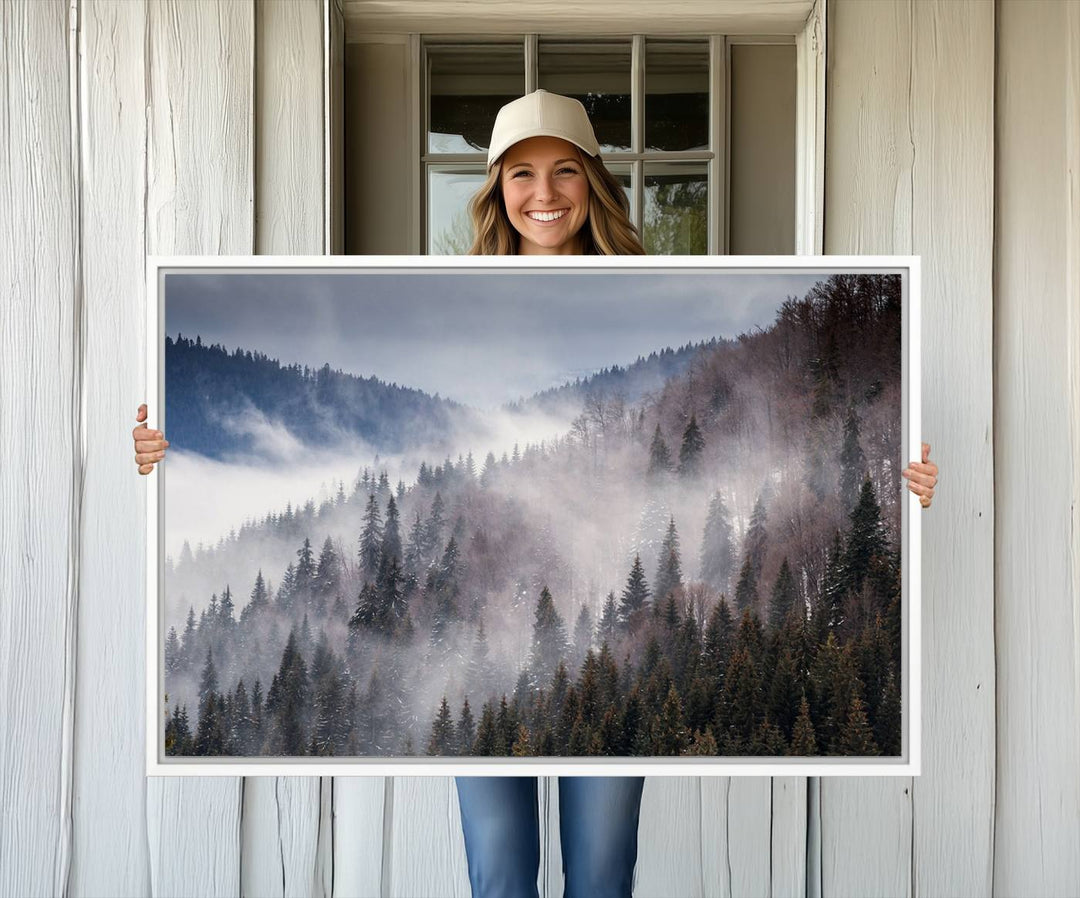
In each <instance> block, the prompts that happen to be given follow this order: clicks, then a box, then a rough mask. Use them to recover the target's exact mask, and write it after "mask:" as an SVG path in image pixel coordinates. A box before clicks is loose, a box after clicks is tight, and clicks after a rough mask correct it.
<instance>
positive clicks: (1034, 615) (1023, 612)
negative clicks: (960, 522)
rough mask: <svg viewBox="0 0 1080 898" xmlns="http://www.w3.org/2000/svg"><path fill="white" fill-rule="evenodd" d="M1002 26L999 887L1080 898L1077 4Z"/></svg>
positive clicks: (1012, 6) (1010, 8) (1011, 15)
mask: <svg viewBox="0 0 1080 898" xmlns="http://www.w3.org/2000/svg"><path fill="white" fill-rule="evenodd" d="M999 14H1000V17H1001V19H1000V22H999V23H998V35H999V37H998V41H999V43H998V52H999V57H998V96H997V110H998V122H997V133H998V160H997V162H998V195H997V221H998V230H997V238H998V240H997V247H996V252H995V255H994V263H995V284H994V286H995V296H996V316H995V339H996V344H997V345H996V347H995V365H994V376H995V386H996V400H997V402H996V406H995V413H996V415H995V422H994V425H995V426H994V458H995V474H996V476H995V482H996V490H995V497H994V498H995V505H996V508H997V534H996V541H995V548H996V551H995V553H994V560H995V563H994V568H995V573H996V578H997V603H996V621H995V623H996V627H995V629H996V631H997V649H998V650H997V665H998V667H997V670H998V687H997V693H996V694H997V715H998V716H997V724H998V726H997V772H998V773H997V781H998V793H997V815H996V823H997V825H996V828H995V830H994V832H993V834H992V836H993V846H994V888H995V891H997V892H998V893H1000V894H1002V895H1019V894H1029V895H1075V894H1078V893H1080V684H1078V679H1077V678H1078V677H1080V635H1078V628H1080V589H1078V588H1077V577H1078V576H1080V551H1078V548H1080V501H1078V499H1080V442H1078V441H1077V433H1078V430H1077V428H1078V426H1080V391H1078V390H1077V384H1078V377H1080V331H1078V329H1077V328H1078V320H1080V280H1078V279H1077V271H1078V266H1080V228H1078V227H1077V225H1078V223H1080V189H1078V187H1080V184H1078V178H1080V137H1078V134H1080V108H1078V107H1080V90H1078V87H1080V9H1077V5H1076V4H1073V3H1070V4H1059V3H1003V4H1001V5H1000V7H999Z"/></svg>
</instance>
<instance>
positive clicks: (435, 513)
mask: <svg viewBox="0 0 1080 898" xmlns="http://www.w3.org/2000/svg"><path fill="white" fill-rule="evenodd" d="M444 513H445V508H444V506H443V498H442V493H441V492H436V493H435V498H434V499H432V500H431V513H430V514H429V515H428V519H427V524H426V525H425V526H424V558H425V560H427V559H429V558H431V557H432V555H433V553H434V552H436V551H437V550H438V547H439V544H440V543H441V542H442V531H443V527H444V526H445V524H446V521H445V520H444V518H443V515H444Z"/></svg>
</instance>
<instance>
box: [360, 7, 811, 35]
mask: <svg viewBox="0 0 1080 898" xmlns="http://www.w3.org/2000/svg"><path fill="white" fill-rule="evenodd" d="M813 5H814V3H813V0H724V2H723V3H717V2H716V0H673V2H669V3H665V4H664V5H663V6H662V7H658V6H657V5H656V4H653V3H643V2H626V0H595V2H592V3H585V4H580V5H578V4H571V3H565V2H563V0H532V2H531V3H529V4H527V5H525V4H521V3H518V2H515V0H344V3H343V7H344V10H345V24H346V30H347V34H346V36H347V39H348V40H350V41H351V40H353V36H354V35H360V34H364V33H367V32H376V33H378V32H398V33H402V32H406V33H407V32H416V33H419V34H436V33H438V34H469V33H475V34H495V33H501V34H522V33H524V32H528V31H539V32H543V33H546V34H631V33H639V34H643V33H649V34H673V33H674V34H694V33H700V32H702V31H705V32H708V31H718V32H721V33H723V34H797V33H798V32H799V30H800V29H801V28H802V24H803V22H805V21H806V17H807V16H808V15H809V14H810V10H811V8H812V7H813Z"/></svg>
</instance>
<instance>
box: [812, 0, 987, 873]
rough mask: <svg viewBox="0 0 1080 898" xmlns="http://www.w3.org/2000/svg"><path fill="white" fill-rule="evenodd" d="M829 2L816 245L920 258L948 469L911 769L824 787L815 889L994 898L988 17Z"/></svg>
mask: <svg viewBox="0 0 1080 898" xmlns="http://www.w3.org/2000/svg"><path fill="white" fill-rule="evenodd" d="M829 11H830V23H831V26H832V27H831V30H830V33H829V46H828V55H829V58H830V60H831V63H830V67H829V91H830V93H829V113H828V121H829V123H830V126H829V132H828V143H827V148H826V157H827V173H826V191H827V199H826V203H827V208H828V214H827V216H826V238H825V240H826V246H825V249H826V252H830V253H837V252H851V253H901V254H907V253H914V254H918V255H920V256H921V257H922V272H923V285H922V319H923V332H922V345H923V352H922V357H923V371H922V382H923V396H924V400H923V410H922V416H923V427H924V432H923V437H924V439H925V440H926V441H927V442H929V443H930V444H931V447H932V451H931V457H932V458H933V459H934V460H935V461H937V462H938V464H939V465H940V466H941V468H942V470H943V471H944V472H945V474H944V477H945V478H947V479H945V480H944V490H945V492H944V493H941V494H939V495H938V496H936V497H935V501H934V506H933V509H932V510H931V511H929V512H927V513H926V517H925V518H924V519H923V524H922V525H923V528H924V537H923V572H924V573H923V580H922V606H923V617H924V622H925V625H924V626H923V628H922V639H923V642H922V669H923V683H924V688H923V714H922V749H923V756H922V757H923V760H922V776H921V777H920V778H919V779H917V780H913V779H910V778H850V779H841V780H835V779H823V780H822V785H821V804H820V813H821V820H822V854H823V857H822V862H821V877H822V893H823V894H839V895H848V894H850V895H878V894H904V893H910V892H915V893H916V894H989V893H990V892H991V890H992V885H991V879H990V869H991V865H992V857H991V835H990V827H991V824H990V820H991V817H992V813H993V811H992V809H993V805H994V750H993V738H992V735H993V730H994V708H993V704H992V702H991V700H990V698H989V696H990V695H991V694H992V692H991V690H993V688H994V654H993V652H994V625H993V614H994V609H993V591H994V580H993V566H992V564H991V559H992V558H993V521H994V499H993V478H994V459H993V447H992V446H991V443H990V434H991V420H992V413H993V395H992V392H991V389H992V377H991V365H992V317H993V311H992V293H991V290H992V282H991V271H992V267H991V266H992V248H993V218H994V215H993V186H994V185H993V81H992V67H993V52H994V50H993V47H994V24H993V16H994V9H993V6H992V5H991V4H980V3H939V2H933V3H906V2H903V3H901V2H897V3H893V4H884V3H880V4H873V5H865V4H859V3H851V2H847V0H840V2H836V3H830V4H829ZM958 383H964V384H965V389H964V391H963V394H962V395H961V394H959V393H957V391H956V390H955V389H954V385H955V384H958ZM916 513H919V512H916ZM946 547H947V548H946ZM960 597H962V600H961V599H960ZM853 857H858V858H860V863H858V864H854V863H852V862H851V859H852V858H853Z"/></svg>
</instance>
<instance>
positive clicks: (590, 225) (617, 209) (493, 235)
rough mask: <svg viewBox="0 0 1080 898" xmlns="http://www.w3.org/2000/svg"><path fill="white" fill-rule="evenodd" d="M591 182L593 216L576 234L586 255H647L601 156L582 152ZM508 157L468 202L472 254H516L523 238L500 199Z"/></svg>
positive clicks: (627, 205) (626, 204) (619, 187)
mask: <svg viewBox="0 0 1080 898" xmlns="http://www.w3.org/2000/svg"><path fill="white" fill-rule="evenodd" d="M578 156H579V157H580V159H581V166H582V169H583V171H584V172H585V178H586V180H588V182H589V214H588V218H587V219H586V221H585V224H584V225H582V227H581V230H580V231H579V232H578V233H579V234H580V235H581V237H582V238H583V241H584V248H583V250H582V252H583V254H584V255H587V256H643V255H645V248H644V247H643V246H642V245H641V239H640V238H639V237H638V231H637V228H635V227H634V225H633V222H631V221H630V201H629V200H627V198H626V193H625V192H624V191H623V189H622V185H621V184H620V183H619V182H618V180H617V179H616V178H615V176H614V175H613V174H612V173H611V172H610V171H608V170H607V167H606V166H605V165H604V163H603V162H602V161H601V159H600V157H599V156H590V155H588V154H587V153H578ZM505 158H506V154H505V153H504V154H503V155H502V157H500V158H499V161H498V163H497V164H495V165H493V166H491V169H490V170H489V171H488V176H487V180H486V181H484V184H483V186H482V187H481V188H480V189H479V190H477V191H476V193H475V194H473V197H472V199H470V200H469V217H470V218H471V219H472V226H473V242H472V246H471V247H469V255H470V256H516V255H517V254H518V241H519V240H520V235H519V234H518V232H517V231H516V230H515V229H514V226H513V225H512V224H511V223H510V219H509V217H508V216H507V214H506V204H505V203H504V202H503V196H502V189H501V183H502V180H501V179H502V167H503V160H504V159H505Z"/></svg>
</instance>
